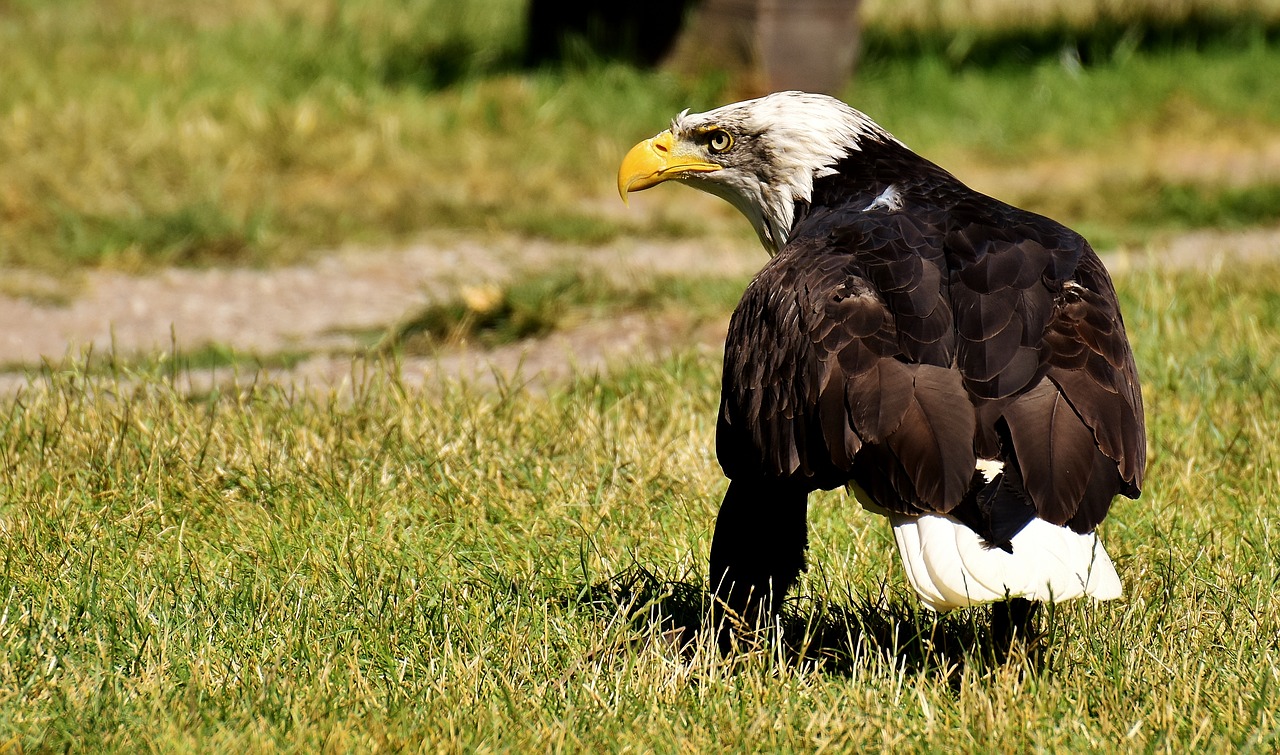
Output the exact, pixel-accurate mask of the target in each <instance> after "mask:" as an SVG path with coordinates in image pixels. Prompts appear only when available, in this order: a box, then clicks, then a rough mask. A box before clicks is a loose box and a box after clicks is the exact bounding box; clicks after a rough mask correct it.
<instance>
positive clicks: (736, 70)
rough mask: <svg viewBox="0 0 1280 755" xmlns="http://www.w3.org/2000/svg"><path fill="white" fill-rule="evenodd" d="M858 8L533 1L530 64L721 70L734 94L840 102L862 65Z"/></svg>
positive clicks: (680, 0) (762, 1) (846, 0)
mask: <svg viewBox="0 0 1280 755" xmlns="http://www.w3.org/2000/svg"><path fill="white" fill-rule="evenodd" d="M859 4H860V0H702V1H701V2H698V1H697V0H642V1H636V0H616V1H615V2H607V1H601V2H591V3H588V2H564V1H563V0H530V3H529V16H528V20H529V29H528V39H527V44H526V46H525V61H526V63H527V64H529V65H542V64H546V63H552V62H559V61H562V60H564V59H566V58H569V59H572V58H574V57H575V56H587V57H595V58H600V59H608V60H626V61H630V62H633V63H637V64H640V65H656V64H658V63H659V62H664V63H665V64H666V65H668V66H670V67H672V68H674V69H676V70H678V71H681V72H683V73H687V74H691V75H695V76H697V75H705V74H707V73H710V72H715V71H720V72H725V73H728V74H729V75H730V76H731V77H732V80H731V81H732V88H733V89H734V90H735V93H736V94H741V95H744V96H746V95H755V94H764V93H766V92H773V91H779V90H783V89H804V90H808V91H811V92H826V93H828V94H839V93H840V92H841V91H842V90H843V89H844V88H845V86H846V85H847V84H848V82H849V79H850V77H851V76H852V74H853V69H854V64H855V62H856V61H857V57H858V47H859V44H858V43H859V29H860V24H859V21H858V6H859Z"/></svg>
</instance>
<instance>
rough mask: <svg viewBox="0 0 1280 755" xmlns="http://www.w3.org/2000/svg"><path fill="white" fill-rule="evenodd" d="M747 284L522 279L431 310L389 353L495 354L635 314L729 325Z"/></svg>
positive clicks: (465, 291) (416, 317)
mask: <svg viewBox="0 0 1280 755" xmlns="http://www.w3.org/2000/svg"><path fill="white" fill-rule="evenodd" d="M746 283H747V281H743V280H737V279H734V278H696V277H677V276H667V275H659V276H652V277H641V276H627V277H626V279H625V280H618V279H614V278H611V277H610V276H608V275H602V274H599V273H594V274H588V273H584V272H583V271H581V270H578V271H572V270H565V269H555V270H551V271H547V272H531V273H529V274H525V275H516V276H514V277H513V280H512V281H511V282H510V283H508V284H506V285H497V284H489V285H481V286H470V287H462V288H461V289H460V290H459V293H458V296H457V298H455V299H450V300H446V301H443V302H439V303H433V304H430V305H428V306H426V307H424V308H423V309H421V310H419V311H418V312H416V313H413V314H410V315H408V316H407V317H405V318H403V320H402V321H401V322H400V323H398V324H396V325H395V326H394V327H392V328H391V329H390V330H389V331H388V332H387V333H386V334H385V335H384V336H383V338H382V339H381V341H380V342H379V343H378V344H377V350H378V351H381V352H383V353H387V352H399V353H402V354H422V353H427V354H431V353H435V352H436V351H437V349H439V348H440V347H442V346H456V345H460V344H464V343H475V344H479V345H481V346H486V347H492V346H497V345H500V344H506V343H514V342H516V341H519V340H521V339H525V338H532V337H536V336H541V335H545V334H547V333H550V332H552V331H554V330H561V329H564V328H566V327H567V326H569V325H571V324H573V323H575V322H581V321H584V320H588V319H591V318H598V317H604V316H617V315H619V314H621V313H623V312H627V311H657V310H661V309H664V308H667V309H679V310H681V311H682V312H684V313H686V314H688V315H691V316H692V317H693V318H694V319H698V318H707V317H713V316H716V317H723V316H724V315H725V313H726V312H727V311H731V310H732V308H733V306H734V304H736V303H737V300H738V298H739V297H740V296H741V294H742V290H743V289H744V288H745V287H746Z"/></svg>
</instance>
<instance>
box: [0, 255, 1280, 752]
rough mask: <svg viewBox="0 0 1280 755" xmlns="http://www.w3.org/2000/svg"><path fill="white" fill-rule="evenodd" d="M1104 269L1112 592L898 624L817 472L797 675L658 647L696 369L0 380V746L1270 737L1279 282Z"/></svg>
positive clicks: (677, 589)
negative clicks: (435, 380)
mask: <svg viewBox="0 0 1280 755" xmlns="http://www.w3.org/2000/svg"><path fill="white" fill-rule="evenodd" d="M1118 283H1119V288H1120V291H1121V294H1122V297H1123V300H1124V307H1125V313H1126V315H1127V322H1128V325H1129V328H1130V332H1131V335H1132V338H1133V341H1134V344H1135V348H1136V350H1137V354H1138V361H1139V365H1140V369H1141V372H1142V377H1143V380H1144V385H1145V387H1146V402H1147V412H1148V423H1149V425H1148V426H1149V435H1150V441H1151V467H1150V470H1149V476H1148V483H1147V486H1146V490H1145V491H1144V495H1143V498H1142V500H1140V501H1138V502H1126V501H1121V502H1120V503H1118V504H1117V506H1116V508H1115V509H1114V511H1113V513H1112V516H1111V517H1110V518H1109V519H1108V520H1107V522H1106V523H1105V525H1104V526H1103V536H1104V538H1105V539H1106V541H1107V543H1108V547H1109V549H1110V551H1111V553H1112V554H1113V556H1114V557H1115V560H1116V563H1117V567H1118V569H1119V571H1120V573H1121V575H1122V577H1123V579H1124V580H1125V583H1126V587H1127V593H1126V596H1125V598H1124V599H1123V600H1121V601H1117V602H1113V603H1108V604H1102V605H1088V604H1084V603H1073V604H1069V605H1065V606H1063V607H1061V608H1060V609H1059V610H1058V611H1057V614H1056V616H1054V617H1053V619H1052V621H1051V623H1050V624H1049V626H1050V627H1051V628H1052V638H1051V640H1050V642H1049V644H1048V649H1047V651H1046V653H1045V656H1044V657H1043V659H1042V661H1041V663H1040V664H1039V666H1032V665H1028V664H1023V663H1020V662H1017V661H1015V662H1014V663H1013V664H1011V665H1009V666H995V665H992V664H991V663H989V662H988V661H987V660H985V659H984V654H983V651H982V650H981V644H982V643H981V638H982V634H983V629H982V627H983V626H984V624H985V622H986V614H985V612H984V611H981V610H975V611H970V612H965V613H960V614H957V615H953V616H949V617H947V618H944V619H942V620H940V621H938V622H936V623H935V621H934V619H933V618H931V617H930V615H928V614H927V613H924V612H921V611H919V610H918V609H916V608H915V607H914V606H915V604H914V602H913V599H912V598H911V597H910V596H909V594H908V588H907V587H906V585H905V582H904V580H903V578H902V576H901V571H900V569H899V568H898V566H897V565H896V563H895V562H896V556H895V555H894V552H893V550H894V549H893V545H892V539H891V536H890V535H889V533H888V532H887V529H886V527H885V526H884V524H883V522H881V521H879V520H877V519H875V518H874V517H872V516H871V515H869V514H867V513H865V512H864V511H862V510H861V508H860V507H858V506H857V505H856V504H854V503H852V502H851V501H850V500H848V499H847V498H846V497H845V496H844V495H843V494H837V493H831V494H824V495H821V496H817V497H816V498H815V500H814V501H813V504H812V506H811V535H812V538H811V540H812V544H811V552H810V560H811V563H812V569H811V570H810V572H809V573H808V574H807V576H806V578H805V579H804V581H803V582H802V584H801V585H800V587H799V589H798V591H797V595H796V597H795V599H794V600H793V601H791V603H790V604H789V606H788V617H789V619H788V629H789V638H790V640H791V641H792V642H793V643H794V644H805V639H806V637H807V645H808V655H807V657H808V658H810V659H817V660H824V661H825V662H824V663H818V664H814V663H805V664H800V665H795V664H794V663H792V662H791V660H790V659H793V658H794V655H793V651H791V650H787V649H786V648H785V647H783V646H778V647H777V648H775V649H774V650H773V651H762V652H757V653H755V654H750V655H748V656H746V657H745V658H743V659H741V660H739V661H738V662H736V663H734V664H726V663H724V662H723V661H721V660H720V659H719V658H718V657H717V656H716V654H715V653H712V652H709V651H708V650H707V648H706V647H705V646H695V647H694V649H693V650H692V653H691V655H682V654H681V653H680V651H679V650H678V649H677V647H675V646H673V645H672V644H671V635H670V634H666V633H667V632H668V630H670V629H671V628H672V627H673V623H672V622H662V621H660V620H656V619H652V620H651V618H650V617H653V616H654V615H655V613H656V614H657V615H659V616H660V615H662V614H664V613H665V614H669V615H672V616H674V617H675V618H676V619H680V620H683V621H690V620H696V617H697V615H698V611H699V608H700V606H701V605H702V590H703V582H704V580H705V572H706V566H705V559H706V553H707V548H708V544H709V537H710V527H711V524H712V521H713V518H714V515H715V511H716V508H717V505H718V499H719V496H720V494H721V493H722V491H723V487H724V483H723V480H722V478H721V476H720V473H719V471H718V468H717V466H716V463H715V459H714V454H713V451H712V449H713V440H712V434H713V430H714V419H715V409H716V405H717V394H718V374H719V365H718V359H717V358H716V356H715V355H714V354H710V355H709V354H703V353H699V352H690V353H685V354H678V355H676V356H674V357H673V358H671V359H669V360H667V361H664V362H662V363H659V364H651V365H645V364H639V365H634V366H630V367H626V366H623V367H620V368H619V369H618V370H616V371H614V372H612V373H609V374H607V375H603V376H598V377H585V376H584V377H582V378H579V379H576V380H574V381H572V382H570V383H568V384H563V385H553V386H549V387H545V389H539V390H534V389H532V388H523V387H520V386H521V383H520V380H519V378H515V379H513V380H512V381H510V382H502V383H500V384H499V385H498V386H497V387H496V388H494V389H491V390H487V389H486V390H481V389H479V388H476V387H474V386H467V385H460V384H455V383H447V382H446V383H440V384H435V385H429V386H427V387H426V388H423V389H410V388H408V387H406V386H405V385H404V384H403V383H401V382H400V381H399V380H398V379H397V378H396V376H395V371H394V369H391V370H390V371H387V370H384V369H383V367H384V366H385V365H382V364H380V363H374V364H371V365H370V368H369V369H368V370H364V369H363V368H357V369H356V370H355V371H354V372H355V373H356V374H355V375H354V376H353V377H355V378H356V380H355V387H354V388H353V389H352V390H351V392H350V393H346V394H343V395H334V396H327V395H316V394H312V393H307V392H304V391H296V390H291V389H285V388H281V387H277V386H273V385H270V384H264V383H257V384H256V385H253V386H245V387H242V388H239V389H229V388H224V389H222V390H220V391H216V392H214V393H210V394H207V395H202V396H199V397H191V396H187V395H184V394H183V393H182V392H181V390H179V389H178V387H177V386H181V385H183V384H184V383H185V381H184V380H183V379H182V375H181V374H180V373H179V374H175V373H173V372H172V371H171V367H170V366H169V365H166V364H158V365H156V366H155V368H154V369H152V368H147V367H138V366H136V365H135V366H133V367H126V366H120V365H117V368H116V371H114V372H110V371H108V372H105V373H103V372H100V371H91V373H90V374H86V373H85V371H84V370H83V369H81V368H79V367H77V366H75V365H65V366H61V367H58V366H55V367H50V368H49V369H48V371H47V373H46V374H45V375H44V376H43V377H41V378H40V379H39V380H37V381H36V382H35V383H34V384H32V385H31V386H29V387H28V388H26V389H25V390H23V391H22V392H20V393H18V394H16V395H7V396H5V397H4V398H2V399H0V532H2V533H3V535H2V537H0V550H2V551H3V554H2V559H0V601H2V603H3V605H2V606H0V743H3V744H4V745H5V746H6V747H17V748H19V749H20V750H21V751H30V752H35V751H61V750H67V749H70V750H74V751H108V752H111V751H118V752H133V751H138V750H170V751H171V750H196V751H245V750H248V751H266V750H273V751H313V750H319V749H327V750H337V751H346V750H352V749H373V748H387V749H413V750H427V751H436V750H441V749H443V750H448V751H457V750H463V751H469V750H477V749H482V750H483V749H488V750H511V751H543V750H549V749H575V750H581V749H594V750H615V749H619V748H621V747H624V746H626V745H628V744H631V745H634V746H635V747H636V748H638V749H640V750H657V751H677V750H679V751H687V750H696V751H701V750H712V749H728V750H736V749H751V750H766V751H796V750H812V749H819V748H822V747H832V748H836V749H842V750H853V751H858V750H865V749H873V750H874V749H881V748H891V747H892V748H904V749H909V750H920V751H939V750H946V751H958V752H990V751H993V750H996V751H1028V750H1047V751H1078V750H1086V749H1124V750H1135V751H1154V752H1184V751H1189V750H1194V749H1203V750H1206V751H1222V750H1242V751H1256V752H1267V751H1273V750H1274V749H1276V747H1277V746H1278V745H1280V720H1278V719H1277V715H1276V711H1277V710H1280V698H1278V697H1277V691H1278V690H1280V654H1278V651H1277V649H1276V643H1275V638H1276V637H1277V636H1278V635H1280V598H1277V596H1276V590H1275V585H1276V583H1277V582H1278V581H1280V508H1278V505H1280V474H1278V473H1277V469H1280V443H1277V440H1276V439H1277V437H1280V386H1278V385H1277V378H1276V375H1280V296H1277V294H1276V291H1278V290H1280V268H1275V267H1264V268H1249V269H1243V270H1230V271H1224V272H1221V273H1216V274H1211V275H1210V274H1203V273H1195V274H1190V273H1189V274H1185V275H1183V274H1178V275H1166V274H1161V273H1159V272H1157V271H1154V270H1153V271H1147V272H1134V273H1130V274H1128V275H1126V276H1124V277H1122V278H1120V279H1119V280H1118ZM713 298H714V297H713ZM708 306H714V303H712V302H709V303H708ZM726 306H727V305H726ZM675 623H676V624H678V623H679V621H677V622H675ZM806 627H809V629H808V630H806ZM930 639H932V640H933V641H934V642H933V645H930V643H929V642H928V640H930Z"/></svg>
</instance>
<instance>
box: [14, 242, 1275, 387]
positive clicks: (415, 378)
mask: <svg viewBox="0 0 1280 755" xmlns="http://www.w3.org/2000/svg"><path fill="white" fill-rule="evenodd" d="M1105 257H1106V259H1107V264H1108V266H1109V267H1110V268H1111V269H1112V270H1113V271H1114V272H1116V273H1117V274H1123V273H1124V271H1126V270H1128V269H1131V268H1133V267H1136V266H1143V265H1147V264H1159V265H1161V266H1164V267H1205V268H1211V267H1213V266H1215V265H1220V264H1222V263H1223V262H1225V261H1227V260H1234V259H1242V260H1260V259H1280V229H1260V230H1250V231H1242V232H1233V233H1224V232H1216V231H1205V232H1197V233H1192V234H1188V235H1185V236H1181V237H1177V238H1175V239H1173V240H1172V241H1171V242H1169V243H1168V244H1165V245H1162V246H1160V247H1159V248H1153V249H1150V250H1148V251H1146V252H1143V253H1124V252H1119V253H1112V254H1108V255H1105ZM763 261H764V255H763V252H761V251H760V250H759V248H758V247H756V246H754V244H748V243H741V244H736V243H731V242H706V241H676V242H671V241H655V242H645V243H638V242H620V243H618V244H614V245H609V246H602V247H595V248H586V249H584V248H580V247H564V246H557V245H554V244H551V243H547V242H528V241H518V240H514V239H499V240H489V241H480V240H476V239H465V238H461V239H449V238H442V239H437V240H434V241H432V242H431V243H424V244H423V245H421V246H417V247H413V248H409V249H405V250H401V251H395V252H367V251H366V252H359V253H356V252H339V253H335V254H331V255H327V256H324V257H321V258H320V259H319V260H318V261H317V262H315V263H314V264H311V265H306V266H295V267H286V268H279V269H273V270H265V271H263V270H244V269H234V270H187V269H174V270H166V271H163V272H161V273H158V274H155V275H149V276H129V275H124V274H120V273H114V272H103V271H89V272H86V273H84V274H83V277H82V279H81V280H79V281H78V282H77V285H76V287H75V289H74V290H73V291H71V293H70V294H69V295H68V296H69V298H68V300H66V301H58V300H57V299H58V296H59V294H57V292H59V291H60V290H62V288H63V286H62V284H60V283H59V282H57V281H52V280H46V279H41V278H39V277H35V276H31V275H29V274H14V273H9V274H6V273H4V272H3V271H0V280H3V281H4V282H5V286H4V289H2V290H3V291H4V293H0V322H2V323H4V324H5V327H4V328H3V332H0V365H5V367H4V368H0V369H3V370H4V371H0V391H6V392H7V391H12V390H15V389H17V388H18V387H20V386H22V385H24V384H26V382H27V380H28V377H27V375H26V373H27V372H28V370H29V368H31V367H33V366H36V365H39V364H40V363H41V362H42V361H44V360H47V361H50V362H55V363H56V362H58V361H60V360H61V359H63V358H64V357H72V358H75V357H76V356H77V355H79V354H80V353H81V352H82V350H83V349H85V348H87V347H92V348H93V349H94V350H95V351H98V352H103V351H109V350H110V349H112V348H114V349H115V352H116V353H118V354H126V355H127V354H144V353H154V352H155V351H157V350H166V351H167V350H169V349H170V348H172V346H173V345H174V344H176V345H177V347H178V348H179V349H180V350H181V351H184V352H187V353H190V352H193V351H196V350H199V349H201V348H203V347H205V346H208V345H210V344H216V345H219V346H222V347H227V348H231V349H233V350H235V351H236V352H238V353H247V354H254V355H258V356H260V357H269V356H271V355H273V354H280V353H284V352H291V353H303V354H308V355H310V356H308V357H306V358H305V359H304V360H303V361H301V362H300V363H298V364H296V365H294V366H292V367H290V368H287V369H272V370H267V371H266V372H267V374H266V375H265V377H268V378H269V379H272V380H279V381H282V382H287V383H292V384H299V385H308V386H311V387H313V388H321V389H323V388H328V387H335V386H340V385H341V384H343V383H344V382H345V381H348V380H350V378H351V375H352V363H353V360H358V355H360V354H362V353H363V351H364V348H365V347H364V344H365V343H367V341H368V337H369V335H368V334H369V333H370V332H373V331H377V330H380V329H385V328H387V327H388V326H391V325H393V324H394V323H396V322H397V321H399V320H401V319H402V318H404V317H405V316H406V315H409V314H412V313H414V312H416V311H419V310H420V309H421V308H422V307H423V306H424V305H426V304H428V303H430V302H433V301H439V300H441V299H442V298H445V297H452V295H453V292H455V291H456V290H457V288H458V287H460V286H467V285H476V284H479V283H485V282H501V281H503V280H506V279H508V278H510V277H511V276H513V275H520V274H528V273H530V272H536V271H539V270H548V269H552V268H555V267H559V266H565V265H573V266H577V267H582V268H587V269H589V270H595V271H598V272H601V273H603V274H607V275H614V276H623V277H625V276H629V275H631V276H651V275H654V274H663V273H668V274H669V273H686V274H690V275H697V276H715V275H724V276H732V277H745V276H747V275H749V274H750V273H751V272H753V271H754V270H755V269H757V268H758V267H759V265H760V264H761V263H762V262H763ZM724 330H725V324H723V323H719V324H715V325H706V324H699V323H698V322H696V321H694V320H692V319H685V318H682V317H681V316H680V315H678V314H670V313H668V314H663V315H647V314H638V313H632V314H626V315H623V316H621V317H620V318H618V319H615V320H608V321H592V322H587V323H583V324H581V325H578V326H576V327H573V328H571V329H567V330H564V331H561V332H557V333H554V334H552V335H550V336H548V337H546V338H541V339H536V340H531V341H527V342H522V343H519V344H513V345H510V346H504V347H500V348H497V349H488V350H485V349H459V350H453V351H449V352H445V353H442V354H440V355H437V356H436V357H432V358H413V359H408V360H406V362H405V364H404V375H405V378H406V380H407V381H408V382H410V383H420V382H424V381H427V380H430V379H432V378H433V377H435V376H439V375H442V374H443V375H451V376H459V377H466V378H471V379H479V380H487V379H492V377H493V374H494V372H495V371H496V372H497V373H499V374H503V375H512V374H515V373H516V372H517V371H518V372H519V374H520V375H521V376H522V377H523V378H527V379H531V380H538V379H556V378H559V377H563V376H566V375H568V374H570V373H571V372H572V371H574V370H578V371H593V370H597V369H601V368H604V367H605V366H606V365H608V364H609V363H611V362H615V361H622V360H626V359H632V358H635V357H637V356H640V355H661V354H663V353H666V352H669V351H671V350H674V349H677V348H683V347H685V346H688V345H691V344H701V345H704V346H705V347H706V348H708V349H718V348H719V346H720V344H721V343H723V338H724ZM241 373H243V369H242V370H241ZM235 376H236V371H235V370H233V369H231V368H220V369H214V370H204V371H200V372H198V373H193V374H192V375H191V377H190V380H191V381H192V384H191V388H192V389H193V390H200V389H203V388H207V387H209V386H210V385H211V384H212V383H215V382H222V381H226V380H231V379H234V378H235ZM241 377H242V378H243V377H244V376H243V374H241Z"/></svg>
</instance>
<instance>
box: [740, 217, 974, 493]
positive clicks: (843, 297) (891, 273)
mask: <svg viewBox="0 0 1280 755" xmlns="http://www.w3.org/2000/svg"><path fill="white" fill-rule="evenodd" d="M922 222H923V221H921V220H918V219H917V220H913V219H911V218H910V217H907V216H905V215H899V216H893V217H889V218H887V219H885V220H884V222H882V223H878V224H873V225H870V227H868V224H867V223H863V224H861V225H858V226H848V225H845V226H842V227H843V228H845V230H846V231H847V233H845V234H843V235H841V236H839V237H837V238H834V239H833V238H830V237H820V236H814V237H811V238H810V240H808V241H800V242H797V243H795V244H792V245H791V246H789V247H788V248H787V250H785V251H784V253H783V254H781V255H779V256H778V257H777V258H775V259H774V260H773V261H771V262H770V264H769V265H767V266H766V267H765V268H764V269H763V270H761V272H760V274H759V275H757V276H756V279H755V280H754V281H752V283H751V285H750V286H749V287H748V289H747V292H746V293H745V294H744V296H743V299H742V302H741V303H740V304H739V305H738V309H737V311H736V312H735V313H734V316H733V319H732V321H731V322H730V326H729V336H728V340H727V343H726V347H725V363H724V364H725V368H724V382H723V386H722V398H721V411H720V422H719V427H718V432H717V440H718V451H719V456H720V461H721V464H722V466H724V468H725V472H726V474H728V475H729V476H730V477H731V478H734V479H738V478H740V477H759V476H769V477H804V478H809V479H811V480H812V481H813V485H814V487H834V486H837V485H841V484H844V483H846V482H848V481H849V480H850V479H851V477H854V476H859V475H856V473H855V466H858V465H859V464H862V463H865V462H867V461H868V460H869V459H871V458H876V459H879V463H877V464H875V465H874V466H875V467H876V469H875V472H874V474H873V475H872V476H871V477H870V478H869V479H868V481H867V483H868V485H869V486H870V488H869V490H870V492H872V494H873V495H876V496H877V497H878V498H892V499H893V500H894V501H895V504H896V507H899V508H902V507H907V508H914V509H936V510H948V509H950V508H951V507H953V506H955V505H956V504H957V503H958V502H959V501H960V499H961V498H962V497H963V496H964V494H965V493H966V492H967V490H968V489H969V486H970V481H971V479H972V477H973V470H974V464H975V456H974V450H973V437H974V433H975V422H976V420H975V415H974V410H973V405H972V404H971V403H970V401H969V398H968V395H967V392H966V390H965V388H964V386H963V383H962V378H961V374H960V372H959V371H957V370H955V369H954V368H952V366H951V363H952V362H953V356H954V355H953V350H954V335H953V334H954V328H953V325H952V313H951V307H950V306H949V304H948V302H947V299H946V286H947V276H946V274H945V270H944V267H943V265H944V263H943V254H942V250H941V245H940V244H938V245H937V246H936V247H930V246H929V245H928V244H927V243H926V239H927V238H928V234H927V233H926V232H925V231H924V230H923V229H921V228H919V227H916V225H915V224H919V223H922ZM934 235H935V236H936V234H934ZM904 238H905V239H910V240H917V241H918V242H919V243H918V244H916V245H910V244H907V243H903V241H902V240H903V239H904Z"/></svg>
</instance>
